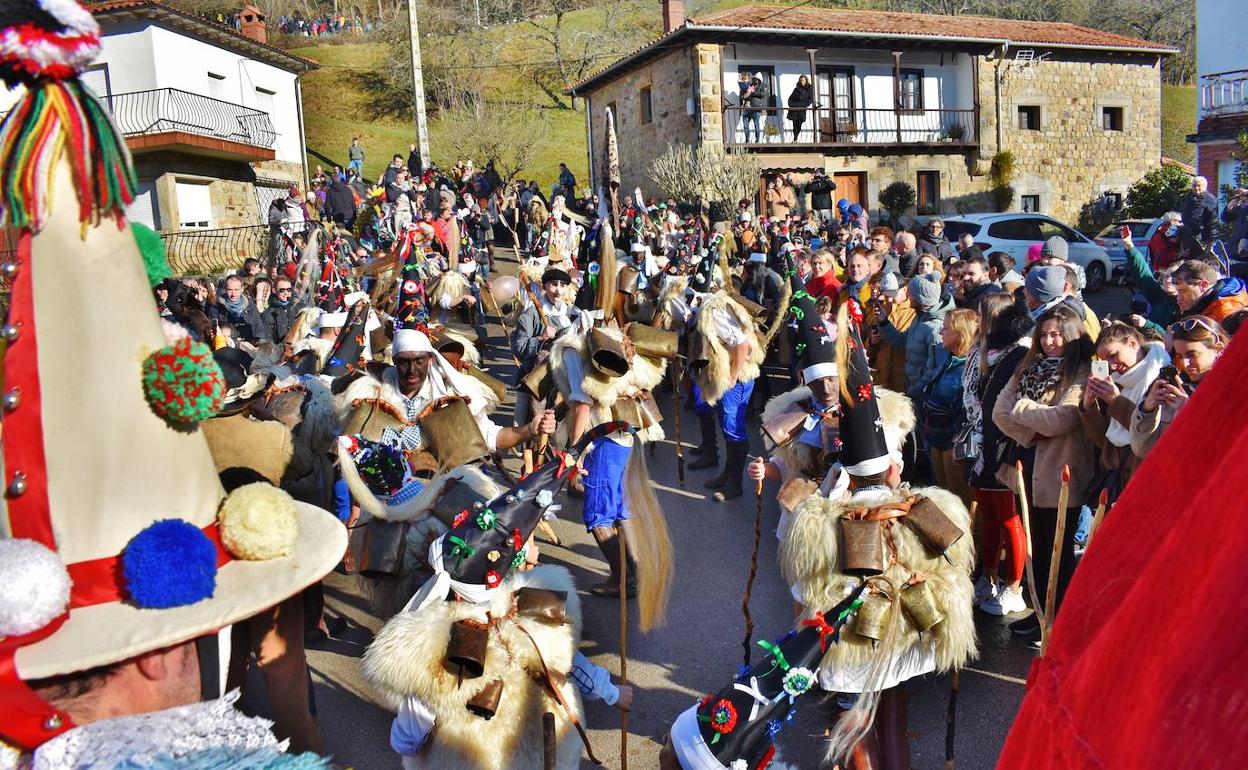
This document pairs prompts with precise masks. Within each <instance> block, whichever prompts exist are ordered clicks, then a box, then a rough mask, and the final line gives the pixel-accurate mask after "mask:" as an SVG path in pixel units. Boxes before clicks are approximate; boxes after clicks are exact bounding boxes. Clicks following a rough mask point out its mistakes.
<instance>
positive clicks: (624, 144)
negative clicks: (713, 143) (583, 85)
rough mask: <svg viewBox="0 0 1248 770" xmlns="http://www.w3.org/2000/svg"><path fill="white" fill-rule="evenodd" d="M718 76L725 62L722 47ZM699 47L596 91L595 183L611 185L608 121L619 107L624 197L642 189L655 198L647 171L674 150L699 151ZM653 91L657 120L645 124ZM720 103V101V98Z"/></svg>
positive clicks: (660, 60)
mask: <svg viewBox="0 0 1248 770" xmlns="http://www.w3.org/2000/svg"><path fill="white" fill-rule="evenodd" d="M711 48H715V49H716V51H715V53H716V57H717V58H716V62H715V65H714V66H715V72H716V77H718V72H719V69H718V67H719V62H718V50H717V47H716V46H711ZM696 56H697V53H696V51H695V50H694V48H693V47H690V48H681V49H678V50H675V51H673V52H671V53H669V54H666V55H664V56H661V57H659V58H658V59H655V60H654V61H652V62H650V63H649V64H647V65H646V66H645V67H642V68H640V69H638V70H634V71H633V72H630V73H628V74H626V75H624V76H623V77H621V78H618V79H617V80H615V81H613V82H611V83H608V84H607V85H605V86H603V87H602V88H599V89H598V90H596V91H594V92H593V94H592V95H591V98H590V106H591V107H592V109H593V111H594V113H593V116H592V129H591V130H592V143H591V145H590V146H591V148H592V152H593V157H592V163H593V169H594V172H593V178H594V183H595V184H601V185H605V184H606V179H607V173H606V170H607V166H606V164H607V138H606V131H607V118H606V108H607V106H608V105H610V104H613V103H614V105H615V113H616V115H615V121H616V122H615V134H616V140H617V142H618V144H619V150H620V178H621V180H622V183H623V188H622V191H621V194H631V193H632V190H633V188H634V187H641V189H642V190H643V191H644V192H646V193H647V194H655V193H656V192H657V191H656V190H655V189H654V184H653V183H652V182H651V181H650V176H649V174H648V173H647V171H646V167H647V166H648V165H649V164H650V161H651V160H653V159H654V158H655V157H657V156H658V155H659V154H660V153H662V152H663V151H664V150H665V149H666V148H667V145H668V144H673V145H676V144H690V145H696V143H697V141H698V139H699V135H700V133H701V131H700V127H699V126H700V124H699V117H698V115H699V113H700V112H701V110H694V114H693V115H689V114H688V112H689V110H688V100H689V99H693V98H695V97H697V96H698V94H697V90H696V89H695V85H696V83H695V80H694V78H695V71H694V62H695V60H696V59H695V57H696ZM647 87H649V88H650V93H651V120H650V122H649V123H642V109H641V98H640V97H641V92H642V89H644V88H647ZM716 98H718V97H716Z"/></svg>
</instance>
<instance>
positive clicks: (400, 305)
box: [394, 249, 429, 331]
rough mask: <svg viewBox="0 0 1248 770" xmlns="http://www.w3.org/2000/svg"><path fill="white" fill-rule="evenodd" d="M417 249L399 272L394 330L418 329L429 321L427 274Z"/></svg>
mask: <svg viewBox="0 0 1248 770" xmlns="http://www.w3.org/2000/svg"><path fill="white" fill-rule="evenodd" d="M415 252H416V250H415V249H413V250H412V253H411V254H410V255H408V257H407V259H406V260H404V262H403V269H402V271H400V273H399V289H398V297H397V300H396V301H395V310H394V330H395V331H398V330H399V329H418V328H420V327H422V326H424V325H425V324H426V323H428V322H429V311H428V309H427V308H426V306H425V274H424V270H423V268H422V267H421V265H420V262H419V261H418V260H417V257H416V253H415Z"/></svg>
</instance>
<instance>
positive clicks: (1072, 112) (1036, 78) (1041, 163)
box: [980, 56, 1161, 224]
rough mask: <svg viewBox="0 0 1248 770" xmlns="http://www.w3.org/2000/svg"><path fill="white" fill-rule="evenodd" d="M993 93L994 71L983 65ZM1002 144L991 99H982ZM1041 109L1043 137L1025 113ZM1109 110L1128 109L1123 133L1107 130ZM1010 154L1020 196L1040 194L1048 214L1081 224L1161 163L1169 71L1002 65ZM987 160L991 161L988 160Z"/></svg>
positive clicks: (1063, 62) (1102, 64) (1121, 64)
mask: <svg viewBox="0 0 1248 770" xmlns="http://www.w3.org/2000/svg"><path fill="white" fill-rule="evenodd" d="M980 72H981V94H982V92H983V85H984V81H987V85H988V87H989V89H991V87H992V72H993V66H992V65H991V64H990V63H986V62H981V67H980ZM981 102H982V103H983V105H984V112H985V113H987V114H988V117H989V121H991V123H990V125H985V127H984V135H985V138H990V137H989V135H990V133H991V139H992V141H993V142H994V143H995V132H996V124H995V120H992V111H993V110H992V107H991V106H992V105H993V101H992V100H991V97H989V99H983V98H981ZM1020 106H1038V107H1040V130H1039V131H1027V130H1021V129H1019V127H1018V126H1019V123H1018V108H1019V107H1020ZM1103 108H1116V109H1121V110H1122V113H1123V121H1124V122H1123V127H1122V130H1121V131H1108V130H1105V129H1104V128H1103V124H1102V111H1103ZM1001 126H1002V132H1001V133H1002V149H1005V150H1009V151H1010V152H1011V153H1013V154H1014V159H1015V173H1014V183H1013V186H1014V188H1015V194H1016V198H1015V207H1016V208H1017V207H1018V205H1019V198H1018V196H1022V195H1029V194H1030V195H1039V196H1040V210H1041V211H1042V212H1044V213H1046V214H1049V215H1051V216H1054V217H1056V218H1058V219H1060V220H1062V221H1064V222H1067V223H1070V224H1074V223H1076V222H1077V221H1078V219H1079V211H1080V209H1081V208H1082V207H1083V206H1084V205H1085V204H1086V203H1088V202H1089V201H1091V200H1092V199H1094V198H1096V197H1098V196H1100V195H1101V194H1102V193H1106V192H1118V193H1124V194H1125V193H1126V190H1127V188H1128V187H1129V186H1130V185H1131V184H1132V183H1133V182H1135V181H1136V180H1137V179H1139V178H1140V177H1141V176H1143V175H1144V174H1145V173H1146V172H1147V171H1149V170H1150V169H1152V168H1154V167H1156V166H1157V165H1159V164H1160V163H1161V70H1160V67H1159V66H1158V65H1157V63H1156V60H1155V59H1149V60H1148V61H1139V60H1136V61H1131V60H1126V59H1116V60H1113V61H1088V60H1086V59H1085V60H1078V59H1074V58H1071V59H1062V58H1060V57H1057V56H1050V57H1049V58H1048V59H1046V60H1044V61H1040V62H1036V63H1035V64H1033V65H1031V66H1030V67H1021V66H1019V65H1018V64H1016V63H1014V62H1006V63H1004V64H1003V65H1002V76H1001ZM985 154H986V155H989V157H990V154H988V153H985Z"/></svg>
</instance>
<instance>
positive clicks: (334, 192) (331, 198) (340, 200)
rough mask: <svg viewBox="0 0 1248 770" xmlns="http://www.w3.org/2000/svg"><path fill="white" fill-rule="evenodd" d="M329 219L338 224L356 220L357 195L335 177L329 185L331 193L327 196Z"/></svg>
mask: <svg viewBox="0 0 1248 770" xmlns="http://www.w3.org/2000/svg"><path fill="white" fill-rule="evenodd" d="M325 203H326V208H327V209H328V210H329V217H330V219H333V220H335V221H337V222H351V221H353V220H354V219H355V193H353V192H352V191H351V188H350V187H348V186H347V183H346V182H341V181H339V180H338V177H334V178H333V180H332V181H330V183H329V192H328V193H326V196H325Z"/></svg>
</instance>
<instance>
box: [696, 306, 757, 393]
mask: <svg viewBox="0 0 1248 770" xmlns="http://www.w3.org/2000/svg"><path fill="white" fill-rule="evenodd" d="M720 309H722V310H726V311H727V312H728V313H730V314H731V315H732V317H733V318H735V319H736V320H737V323H739V324H740V325H741V328H742V329H744V330H745V336H746V339H747V340H748V341H749V345H750V354H749V357H748V358H747V359H746V362H745V367H744V368H743V369H742V370H741V381H742V382H749V381H751V380H755V379H758V374H759V371H760V367H761V366H762V365H763V358H764V355H765V353H764V351H763V346H762V344H761V342H760V340H759V337H758V330H757V328H756V327H755V325H754V319H753V318H751V317H750V314H749V313H748V312H746V310H745V308H743V307H741V305H739V304H738V303H737V302H736V301H735V300H733V299H732V297H730V296H728V293H727V292H723V291H720V292H716V293H714V294H712V295H710V296H709V297H707V298H706V301H704V302H703V303H702V308H701V309H700V310H699V311H698V319H697V329H698V333H699V334H701V335H702V336H703V338H704V339H705V340H706V345H707V347H708V348H709V349H710V363H708V364H707V365H706V366H704V367H703V368H702V369H701V370H700V371H699V372H698V373H697V383H698V385H699V386H700V387H701V388H702V399H703V400H704V401H706V403H708V404H710V405H711V406H714V405H715V404H717V403H719V399H720V398H722V397H723V395H724V393H726V392H727V391H728V390H730V389H731V388H732V386H733V385H735V384H736V382H734V381H733V380H732V351H731V350H729V349H728V348H726V347H724V343H723V342H722V341H721V340H720V339H719V334H718V332H716V331H715V311H716V310H720Z"/></svg>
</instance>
